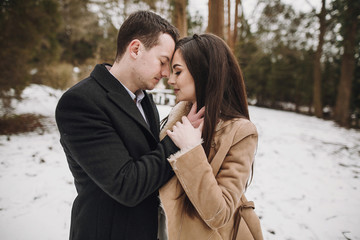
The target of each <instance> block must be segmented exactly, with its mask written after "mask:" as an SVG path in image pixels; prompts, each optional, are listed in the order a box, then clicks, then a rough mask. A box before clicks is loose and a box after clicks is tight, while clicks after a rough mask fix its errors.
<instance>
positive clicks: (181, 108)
mask: <svg viewBox="0 0 360 240" xmlns="http://www.w3.org/2000/svg"><path fill="white" fill-rule="evenodd" d="M191 106H192V105H191V103H190V102H179V103H177V104H176V105H175V106H174V108H173V109H172V110H171V112H170V114H169V116H168V122H167V123H166V125H165V126H164V128H163V129H162V130H161V133H160V139H162V138H163V137H165V135H166V130H168V129H171V128H172V126H173V125H174V124H175V123H176V122H177V121H181V117H182V116H186V115H188V114H189V112H190V110H191ZM234 121H236V119H231V120H228V121H223V120H221V119H220V121H219V123H218V124H217V126H216V128H215V132H218V131H219V130H221V129H222V128H224V127H226V126H227V125H229V124H231V123H232V122H234Z"/></svg>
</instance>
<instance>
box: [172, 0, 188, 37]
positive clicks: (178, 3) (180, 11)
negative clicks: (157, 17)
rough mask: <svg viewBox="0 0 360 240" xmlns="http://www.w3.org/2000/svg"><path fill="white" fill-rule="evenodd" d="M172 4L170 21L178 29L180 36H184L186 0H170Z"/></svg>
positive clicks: (185, 34) (186, 28) (185, 30)
mask: <svg viewBox="0 0 360 240" xmlns="http://www.w3.org/2000/svg"><path fill="white" fill-rule="evenodd" d="M172 4H173V6H174V11H173V14H172V22H173V24H174V25H175V27H177V29H179V32H180V37H185V36H187V31H188V25H187V19H186V7H187V0H172Z"/></svg>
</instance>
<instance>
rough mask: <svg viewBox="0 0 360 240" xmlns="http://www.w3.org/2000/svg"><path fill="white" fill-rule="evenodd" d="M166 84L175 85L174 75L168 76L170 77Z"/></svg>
mask: <svg viewBox="0 0 360 240" xmlns="http://www.w3.org/2000/svg"><path fill="white" fill-rule="evenodd" d="M168 84H170V85H174V84H175V80H174V74H170V77H169V80H168Z"/></svg>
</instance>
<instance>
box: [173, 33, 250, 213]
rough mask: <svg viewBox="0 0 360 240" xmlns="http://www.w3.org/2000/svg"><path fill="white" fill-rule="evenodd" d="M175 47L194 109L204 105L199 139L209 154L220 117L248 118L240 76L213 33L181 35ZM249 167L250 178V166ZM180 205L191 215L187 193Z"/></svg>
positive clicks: (223, 44)
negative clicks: (189, 85) (191, 89)
mask: <svg viewBox="0 0 360 240" xmlns="http://www.w3.org/2000/svg"><path fill="white" fill-rule="evenodd" d="M176 50H179V51H180V52H181V55H182V57H183V58H184V61H185V63H186V66H187V68H188V69H189V72H190V74H191V75H192V77H193V79H194V82H195V93H196V102H197V108H198V109H197V110H198V111H199V110H200V109H201V108H202V107H203V106H205V114H204V126H203V132H202V138H203V140H204V143H203V147H204V150H205V153H206V155H207V156H209V153H210V148H211V143H212V140H213V138H214V135H215V130H216V126H217V124H218V123H219V121H220V120H223V121H226V120H230V119H233V118H246V119H249V120H250V116H249V110H248V103H247V95H246V89H245V83H244V78H243V75H242V72H241V69H240V66H239V64H238V62H237V60H236V58H235V56H234V54H233V53H232V51H231V50H230V48H229V47H228V46H227V44H226V43H225V42H224V41H223V40H222V39H221V38H219V37H217V36H215V35H213V34H201V35H196V34H195V35H194V36H192V37H185V38H182V39H181V40H179V41H178V42H177V44H176V46H175V51H176ZM251 168H252V169H251V177H250V181H251V179H252V172H253V166H252V167H251ZM247 185H248V184H246V187H247ZM246 187H245V188H246ZM179 197H183V195H181V196H179ZM184 204H185V208H186V212H187V213H188V214H189V215H190V216H194V215H195V214H196V211H195V208H194V207H193V205H192V204H191V202H190V200H189V199H188V197H187V196H185V203H184Z"/></svg>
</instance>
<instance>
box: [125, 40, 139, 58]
mask: <svg viewBox="0 0 360 240" xmlns="http://www.w3.org/2000/svg"><path fill="white" fill-rule="evenodd" d="M140 47H141V42H140V40H138V39H134V40H132V41H131V42H130V44H129V48H128V49H129V53H130V56H131V57H132V58H133V59H136V58H137V57H138V55H139V53H140Z"/></svg>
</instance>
